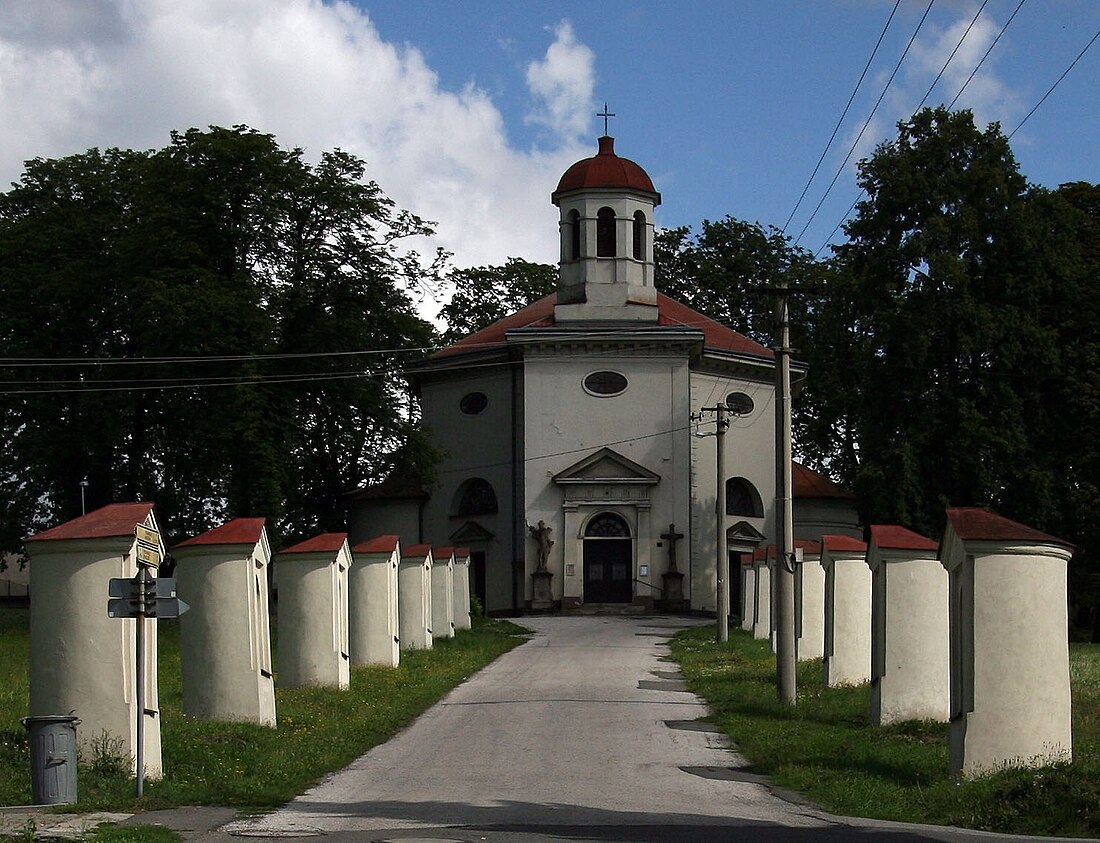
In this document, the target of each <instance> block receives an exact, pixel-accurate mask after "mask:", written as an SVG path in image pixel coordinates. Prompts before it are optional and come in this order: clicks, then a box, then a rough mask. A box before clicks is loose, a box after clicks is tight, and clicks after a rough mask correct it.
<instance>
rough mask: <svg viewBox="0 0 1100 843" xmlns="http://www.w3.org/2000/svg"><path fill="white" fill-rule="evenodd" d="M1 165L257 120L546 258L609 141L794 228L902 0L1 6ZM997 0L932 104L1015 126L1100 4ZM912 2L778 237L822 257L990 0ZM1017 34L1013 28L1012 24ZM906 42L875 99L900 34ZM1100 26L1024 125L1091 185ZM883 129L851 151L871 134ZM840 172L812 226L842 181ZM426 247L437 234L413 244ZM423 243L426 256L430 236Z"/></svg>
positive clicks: (1050, 178)
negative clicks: (573, 196)
mask: <svg viewBox="0 0 1100 843" xmlns="http://www.w3.org/2000/svg"><path fill="white" fill-rule="evenodd" d="M3 5H4V14H3V15H0V182H2V183H4V184H7V183H9V182H10V181H12V180H13V179H15V178H17V177H18V175H19V172H20V171H21V162H22V161H23V160H25V159H27V158H30V157H34V156H59V155H65V154H70V153H74V152H78V151H82V150H84V149H86V148H88V147H91V146H103V147H106V146H130V147H136V148H152V147H159V146H163V145H164V144H165V143H166V142H167V140H168V132H169V131H170V130H171V129H174V128H176V129H183V128H187V127H189V126H204V125H208V124H212V123H215V124H221V125H229V124H234V123H247V124H249V125H252V126H255V127H256V128H258V129H261V130H264V131H268V132H272V133H274V134H275V135H276V136H277V137H278V139H279V140H280V142H281V143H283V145H285V146H303V147H305V148H306V150H307V153H308V154H310V155H316V154H317V153H318V152H319V151H321V150H323V149H329V148H332V147H336V146H340V147H342V148H344V149H348V150H349V151H352V152H355V153H356V154H359V155H361V156H363V157H364V158H365V159H366V160H367V162H368V173H369V175H370V176H371V177H372V178H374V179H375V180H376V181H378V182H379V184H380V185H381V186H382V188H383V189H384V190H385V191H386V192H387V193H388V194H389V195H390V196H391V197H393V198H394V199H395V200H396V201H397V202H398V203H399V204H400V205H402V206H404V207H408V208H410V209H411V210H414V211H416V212H418V213H420V214H421V215H423V216H425V217H428V218H430V219H433V220H436V221H437V222H438V236H437V238H434V241H435V243H436V244H438V245H442V246H444V247H445V248H447V249H448V250H450V251H452V252H453V253H454V255H455V257H454V263H455V264H456V265H459V266H468V265H478V264H486V263H502V262H503V261H504V260H505V259H506V258H507V257H509V256H513V255H515V256H522V257H526V258H529V259H532V260H540V261H553V260H556V250H557V247H556V243H557V237H556V213H555V210H554V208H553V207H552V206H551V205H550V203H549V194H550V192H551V191H552V190H553V188H554V186H555V184H556V181H557V178H558V176H559V175H560V174H561V172H562V171H563V170H564V169H565V167H566V166H568V165H569V164H570V163H571V162H572V161H574V160H576V159H577V158H580V157H584V156H587V155H590V154H593V153H594V151H595V139H596V137H597V136H598V135H599V134H601V133H602V129H603V123H602V120H600V119H599V118H597V117H596V116H595V112H596V111H597V110H599V109H600V108H601V107H602V104H603V102H604V101H606V102H607V103H608V105H609V107H610V110H611V111H613V112H614V113H615V114H616V117H614V118H613V119H612V120H611V134H613V135H614V136H615V137H616V149H617V151H618V152H619V153H620V154H621V155H624V156H626V157H629V158H632V159H634V160H636V161H637V162H638V163H640V164H641V165H642V166H644V167H645V168H646V170H647V171H648V172H649V174H650V175H651V177H652V178H653V180H654V182H655V184H656V186H657V189H658V190H660V191H661V193H662V195H663V199H664V202H663V204H662V206H661V208H660V209H659V210H658V216H657V222H658V224H659V225H663V226H675V225H691V226H694V227H696V228H698V226H699V224H700V223H701V221H702V220H703V219H708V218H709V219H718V218H721V217H723V216H725V215H727V214H730V215H733V216H735V217H739V218H742V219H746V220H750V221H759V222H761V223H763V224H765V225H775V226H777V227H783V226H784V224H785V223H786V221H787V219H788V217H789V216H790V215H791V213H792V211H793V210H794V209H795V205H796V203H797V202H798V199H799V194H800V193H801V191H802V189H803V187H804V186H805V185H806V184H807V181H808V180H809V178H810V174H811V172H812V171H813V169H814V166H815V164H816V162H817V160H818V158H819V156H821V154H822V151H823V149H824V148H825V144H826V141H827V140H828V138H829V135H830V133H831V132H832V131H833V128H834V126H835V125H836V123H837V120H838V118H839V117H840V115H841V112H842V111H843V109H844V107H845V104H846V102H847V100H848V98H849V96H850V95H851V93H852V91H853V88H854V86H855V84H856V81H857V79H858V78H859V76H860V73H861V72H862V71H863V68H864V66H865V65H866V63H867V61H868V58H869V57H870V55H871V51H872V49H873V48H874V46H875V43H876V40H877V39H878V38H879V35H880V33H881V32H882V31H883V27H884V26H885V24H886V21H887V19H888V18H889V16H890V14H891V10H892V8H893V6H894V2H893V0H803V2H794V0H770V2H757V0H752V1H751V2H749V1H748V0H746V1H745V2H732V0H728V1H727V2H692V1H691V0H679V2H676V3H669V2H650V0H634V2H630V3H625V2H624V3H591V2H588V3H573V2H564V3H553V4H550V3H533V2H518V0H512V2H498V0H479V2H477V3H453V2H452V3H446V2H442V0H436V1H435V2H425V0H400V2H397V1H396V0H387V2H373V0H355V2H354V3H349V2H321V0H189V2H187V3H179V2H177V0H127V1H126V2H124V1H123V0H4V3H3ZM1018 5H1019V0H987V2H986V4H985V7H984V9H983V10H982V13H981V15H980V16H979V17H978V18H977V20H976V21H975V22H974V23H973V25H972V27H971V29H970V32H969V34H968V35H967V37H966V39H965V40H964V41H963V42H962V44H961V46H960V47H959V49H958V52H957V54H956V56H955V58H954V59H953V61H952V63H951V64H950V65H949V66H948V68H947V71H946V72H945V73H944V75H943V78H942V79H941V81H940V82H939V84H938V85H937V87H936V88H935V89H934V91H933V93H932V96H931V97H930V99H929V102H930V103H933V104H934V103H940V102H949V101H950V100H951V99H952V98H953V97H954V96H955V95H956V93H957V92H958V90H959V88H960V87H961V85H962V83H963V81H964V80H965V79H966V78H967V76H968V75H969V74H970V72H971V71H972V70H973V68H974V66H975V64H976V63H977V61H978V60H979V59H980V58H981V56H982V55H983V54H984V53H985V51H986V49H987V47H988V46H989V45H990V43H991V42H992V41H993V39H994V38H996V37H997V36H998V34H1000V40H999V41H998V43H997V44H996V46H995V47H994V49H993V50H992V52H990V53H989V56H988V58H987V59H986V61H985V63H984V65H983V66H982V68H981V70H980V71H979V72H978V73H977V74H976V75H975V76H974V78H973V79H972V80H971V81H970V83H969V85H968V86H967V88H966V89H965V91H964V92H963V93H962V95H961V96H960V98H959V100H958V103H957V105H958V106H965V107H969V108H972V109H973V110H974V111H975V113H976V116H977V118H978V120H979V121H980V122H982V123H984V122H987V121H990V120H999V121H1000V122H1001V123H1002V126H1003V128H1004V129H1005V130H1006V132H1008V131H1012V130H1014V129H1015V128H1016V127H1017V125H1018V124H1019V123H1020V121H1021V120H1023V118H1024V117H1025V116H1026V115H1027V113H1028V112H1029V111H1030V110H1031V108H1032V107H1033V106H1034V105H1035V104H1036V103H1037V102H1038V101H1039V99H1040V98H1041V97H1042V96H1043V95H1044V94H1045V93H1046V92H1047V90H1048V89H1049V88H1050V86H1051V85H1053V84H1054V83H1055V81H1056V80H1057V79H1058V77H1059V76H1060V75H1061V74H1062V73H1063V72H1064V71H1065V70H1066V69H1067V67H1069V65H1070V63H1071V62H1072V61H1073V59H1074V58H1075V57H1076V56H1077V55H1078V53H1080V51H1081V50H1082V49H1083V48H1084V47H1085V45H1086V44H1087V43H1088V42H1089V39H1090V38H1092V37H1093V36H1094V35H1095V34H1096V33H1097V31H1098V30H1100V2H1097V0H1026V2H1024V4H1023V5H1022V7H1020V8H1019V11H1018V12H1015V17H1014V18H1013V19H1012V21H1011V23H1010V24H1009V25H1007V27H1006V24H1008V22H1009V19H1010V17H1011V16H1012V15H1013V13H1014V11H1015V10H1016V9H1017V7H1018ZM927 6H928V3H927V0H901V3H900V5H899V7H898V10H897V12H896V14H895V15H894V17H893V20H892V21H891V23H890V27H889V28H888V29H887V30H886V34H885V36H884V37H883V40H882V44H881V46H880V47H879V50H878V53H877V55H876V57H875V59H874V60H873V62H872V63H871V65H870V68H869V70H868V73H867V76H866V79H865V80H864V82H863V85H862V87H861V88H860V89H859V91H858V93H857V95H856V97H855V99H854V100H853V102H852V106H851V108H850V110H849V112H848V115H847V117H846V118H845V120H844V121H843V122H842V124H841V125H840V128H839V130H838V132H837V137H836V140H835V141H834V144H833V146H832V147H831V148H830V150H829V152H828V153H827V154H826V155H825V158H824V161H823V163H822V165H821V170H820V172H819V173H818V175H817V177H816V179H815V180H814V181H813V182H812V183H811V185H810V189H809V191H808V192H807V195H806V198H805V200H803V203H802V205H801V207H800V208H799V209H798V212H797V213H796V214H795V215H794V217H793V219H792V221H791V223H790V226H789V227H788V229H787V231H788V233H789V234H790V235H792V236H794V237H797V236H799V235H800V234H801V232H802V229H803V227H805V226H807V224H808V227H806V231H805V234H804V235H802V237H801V240H800V241H799V242H800V245H803V246H805V247H807V248H809V249H811V250H812V251H817V250H818V249H819V247H821V246H822V245H823V244H824V243H825V242H826V241H827V239H828V238H829V237H830V235H831V233H832V232H833V229H834V228H835V226H836V225H837V224H838V223H839V222H841V220H842V219H843V218H844V216H845V214H846V212H847V210H848V208H849V207H850V206H851V204H852V202H853V201H854V200H855V198H856V195H857V194H856V188H855V178H854V176H855V170H854V165H853V164H851V163H849V164H848V165H842V162H843V160H844V157H845V155H846V154H847V153H848V151H849V150H850V149H852V148H853V145H854V146H855V155H854V157H860V156H866V155H868V154H870V153H871V152H872V151H873V149H874V147H875V145H876V144H878V143H880V142H882V141H883V140H886V139H888V138H890V137H892V136H893V134H894V125H895V123H896V121H897V120H899V119H902V118H904V117H906V116H908V115H909V114H911V113H912V111H913V109H914V108H915V107H916V106H917V104H918V103H919V102H920V100H921V98H922V97H923V96H924V95H925V92H926V91H927V89H928V87H929V86H930V85H931V84H932V81H933V79H934V78H935V76H936V74H937V73H938V72H939V71H940V69H941V67H942V66H943V64H944V62H945V60H946V59H947V57H948V55H949V54H950V52H951V51H952V50H953V49H955V47H956V46H957V45H958V44H959V40H960V37H961V36H962V34H963V32H964V30H965V29H966V28H967V26H968V25H970V24H971V21H972V20H974V17H975V13H976V12H977V11H978V9H979V6H980V2H973V0H966V2H962V0H936V2H935V3H934V4H933V6H932V9H931V12H929V13H928V16H927V18H926V19H925V21H924V23H923V24H922V25H921V26H920V28H919V29H918V23H919V22H920V20H921V18H922V16H923V15H924V13H925V10H926V8H927ZM1002 30H1003V32H1002ZM914 32H916V37H915V40H914V41H913V46H912V47H911V48H910V51H909V54H908V55H907V57H906V59H905V61H904V62H903V63H902V65H901V67H900V69H899V70H898V72H897V75H896V77H895V79H894V81H893V82H892V83H891V85H890V86H889V88H888V89H887V90H886V93H885V95H884V96H883V98H882V102H881V104H880V105H879V106H878V108H877V110H876V111H875V112H874V114H873V115H872V108H873V107H874V105H875V101H876V99H877V98H878V97H879V96H880V94H881V92H882V91H883V88H884V86H885V84H886V81H887V78H888V77H889V76H890V74H891V73H892V72H893V71H894V68H895V66H896V65H897V62H898V60H899V58H900V57H901V56H902V54H903V52H904V51H905V49H906V44H907V43H908V42H909V40H910V38H912V37H913V35H914ZM1098 81H1100V43H1097V44H1094V45H1093V47H1092V48H1091V49H1090V50H1089V51H1088V52H1087V53H1086V54H1085V55H1084V57H1083V58H1082V59H1081V60H1080V62H1079V63H1078V64H1077V66H1076V67H1075V68H1074V69H1073V70H1072V71H1071V72H1070V74H1069V75H1068V76H1067V77H1066V79H1065V80H1064V81H1063V82H1062V83H1061V84H1060V85H1059V86H1058V87H1057V88H1056V89H1055V90H1054V92H1053V93H1052V94H1051V95H1050V97H1049V98H1048V99H1047V101H1046V102H1045V103H1044V104H1043V105H1042V106H1041V107H1040V108H1039V109H1038V111H1036V112H1035V113H1034V115H1033V116H1032V117H1031V118H1030V119H1029V121H1028V122H1027V123H1026V125H1024V126H1023V127H1022V128H1021V129H1019V130H1018V131H1017V132H1016V134H1015V135H1014V137H1013V139H1012V145H1013V148H1014V150H1015V152H1016V155H1017V158H1018V160H1019V162H1020V166H1021V170H1022V171H1023V173H1024V174H1025V175H1026V176H1027V177H1028V178H1029V179H1030V180H1031V181H1032V182H1035V183H1038V184H1043V185H1047V186H1051V187H1054V186H1057V185H1058V184H1059V183H1061V182H1064V181H1070V180H1084V181H1091V182H1094V183H1095V182H1098V181H1100V104H1098V99H1097V93H1096V90H1097V82H1098ZM868 118H870V120H869V122H868V123H867V129H866V131H865V132H864V134H863V137H862V138H861V139H860V140H859V142H858V143H856V142H855V139H856V136H857V134H858V133H859V131H860V128H861V127H862V126H863V125H864V123H865V121H868ZM838 171H839V172H840V176H839V178H838V179H837V182H836V186H835V187H834V188H833V190H832V192H831V193H830V194H829V196H828V197H827V198H825V199H824V201H823V202H822V205H821V210H820V211H819V212H818V213H817V215H816V217H815V218H814V219H813V220H812V221H810V215H811V213H812V212H813V211H814V208H815V207H816V205H817V204H818V202H819V200H822V197H823V195H824V193H825V189H826V187H827V185H828V183H829V181H830V180H831V179H832V178H833V176H834V174H835V173H837V172H838ZM421 248H424V246H421ZM429 248H430V247H429Z"/></svg>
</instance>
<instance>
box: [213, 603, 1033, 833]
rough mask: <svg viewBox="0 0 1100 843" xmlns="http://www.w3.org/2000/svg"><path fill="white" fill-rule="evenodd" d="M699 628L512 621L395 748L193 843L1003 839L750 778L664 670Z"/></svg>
mask: <svg viewBox="0 0 1100 843" xmlns="http://www.w3.org/2000/svg"><path fill="white" fill-rule="evenodd" d="M698 622H699V621H696V620H693V619H685V618H673V617H598V616H597V617H560V616H553V617H530V618H524V619H523V620H522V623H523V624H524V626H526V627H528V628H529V629H531V630H533V634H532V635H531V637H530V640H529V641H528V642H527V643H525V644H523V645H522V646H520V647H518V648H516V649H515V650H513V651H511V652H510V653H508V654H506V655H504V656H502V657H501V658H500V659H498V660H497V661H496V662H494V663H493V664H492V665H490V666H489V667H488V668H486V669H485V670H483V671H481V672H480V673H478V674H477V675H475V676H474V677H472V678H471V679H470V680H468V681H467V682H465V683H463V684H462V685H461V686H459V687H458V688H456V689H455V690H454V691H452V692H451V693H450V694H449V695H447V696H446V697H445V698H444V699H443V700H442V701H441V702H440V703H438V704H437V705H435V706H434V707H432V708H431V709H429V710H428V711H427V712H425V713H424V714H423V715H422V716H421V717H420V718H418V719H417V720H416V721H415V722H414V723H413V724H412V725H411V726H409V727H408V728H407V729H405V730H404V731H403V732H401V733H400V734H398V735H397V736H395V737H394V738H393V739H391V740H390V741H388V742H387V743H385V744H383V745H381V746H378V747H375V748H374V749H373V750H371V751H370V752H368V753H367V754H366V755H364V756H362V757H361V758H359V759H358V760H356V761H355V762H354V763H353V764H351V765H350V766H349V767H347V768H346V769H344V770H342V771H340V772H338V773H336V774H334V775H332V776H330V777H328V778H327V779H326V780H325V781H323V782H322V783H321V784H319V785H318V786H317V787H315V788H313V789H312V790H310V791H308V792H306V793H305V794H303V795H302V796H300V797H298V798H297V799H295V800H293V801H292V802H290V803H289V804H287V805H286V806H284V807H283V808H281V809H279V810H278V811H276V812H275V813H273V814H269V815H266V816H263V817H260V818H256V819H252V820H239V821H235V822H232V823H230V824H228V825H226V826H223V827H222V828H221V829H220V830H218V831H217V832H214V833H212V834H210V835H204V836H203V837H202V838H200V839H209V840H211V841H213V840H214V839H216V838H218V839H228V838H229V837H230V836H233V837H260V838H262V837H280V838H294V837H312V836H321V835H324V836H325V837H328V838H330V839H332V840H334V841H345V840H346V841H352V840H354V841H390V840H401V841H404V842H405V843H411V841H425V840H430V841H449V840H458V841H487V843H536V841H537V842H538V843H541V841H551V840H554V841H561V840H572V841H637V842H638V843H665V841H680V842H681V843H696V841H698V843H704V842H705V843H712V842H713V843H716V842H717V841H754V843H755V841H761V843H770V842H771V841H793V843H800V841H814V842H815V843H817V842H818V841H821V842H822V843H826V841H857V842H858V841H877V840H889V841H896V843H905V841H916V840H964V839H965V840H973V839H975V838H976V837H984V838H986V839H989V838H994V839H997V838H999V836H997V835H982V834H980V833H977V832H964V831H958V830H954V829H942V828H936V827H918V826H903V825H888V824H881V823H872V822H869V821H862V820H849V819H845V818H840V817H834V816H830V815H828V814H826V813H824V812H822V811H819V810H817V809H816V808H814V807H813V806H811V805H808V804H805V803H800V802H799V801H797V799H795V798H793V797H791V796H790V795H789V794H782V793H778V792H776V791H775V790H774V789H772V788H771V787H770V786H769V784H768V782H767V781H766V780H763V779H761V778H760V777H758V776H754V775H752V774H751V773H749V772H747V771H746V770H745V767H746V766H747V765H746V762H745V760H744V759H743V758H742V757H741V756H740V755H738V753H737V752H736V751H735V750H734V749H733V748H731V747H730V746H729V745H728V743H727V742H726V740H725V738H724V737H723V736H722V735H720V734H719V733H718V732H717V731H715V730H714V729H713V727H712V726H710V725H708V724H707V722H706V721H705V720H704V719H703V718H705V717H706V715H707V709H706V707H705V705H704V704H703V703H702V702H701V701H700V700H699V699H698V698H697V697H695V696H694V695H693V694H690V693H688V692H687V691H686V689H685V687H684V684H683V682H682V681H681V680H680V678H679V674H678V672H677V669H676V666H675V665H674V664H672V663H670V662H669V661H668V659H667V654H668V641H669V638H670V637H671V636H672V634H674V633H675V632H676V630H677V629H680V628H682V627H684V626H685V625H690V624H693V623H698ZM1004 839H1008V838H1004ZM1015 839H1020V838H1015Z"/></svg>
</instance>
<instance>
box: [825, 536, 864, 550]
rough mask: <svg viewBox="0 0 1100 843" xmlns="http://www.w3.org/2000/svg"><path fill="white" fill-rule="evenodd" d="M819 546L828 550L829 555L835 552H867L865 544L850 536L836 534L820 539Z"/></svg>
mask: <svg viewBox="0 0 1100 843" xmlns="http://www.w3.org/2000/svg"><path fill="white" fill-rule="evenodd" d="M821 546H822V547H824V548H825V549H826V550H828V551H829V552H830V553H832V552H835V551H841V550H846V551H851V552H855V553H864V552H866V550H867V542H864V541H860V540H859V539H856V538H852V537H851V536H844V535H839V534H837V533H828V534H826V535H824V536H822V537H821Z"/></svg>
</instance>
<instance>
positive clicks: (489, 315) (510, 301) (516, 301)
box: [439, 258, 558, 343]
mask: <svg viewBox="0 0 1100 843" xmlns="http://www.w3.org/2000/svg"><path fill="white" fill-rule="evenodd" d="M447 280H448V281H449V282H450V284H452V285H453V286H454V294H453V295H452V297H451V300H450V302H449V303H448V304H447V305H445V306H444V307H443V308H442V309H441V310H440V311H439V315H440V317H441V318H442V319H444V320H445V321H446V322H447V330H446V332H445V333H444V334H443V341H444V342H445V343H453V342H457V341H458V340H460V339H461V338H462V337H464V336H467V335H468V334H472V333H474V332H475V331H480V330H481V329H482V328H486V327H488V326H489V325H492V324H493V323H494V322H496V321H497V320H499V319H503V318H504V317H505V316H508V315H509V314H511V313H515V312H516V311H517V310H521V309H522V308H524V307H526V306H527V305H529V304H531V303H532V302H535V301H538V300H539V299H541V298H542V297H543V296H548V295H550V294H551V293H552V292H554V290H555V289H556V287H557V282H558V268H557V267H556V266H553V265H551V264H548V263H532V262H530V261H525V260H522V259H521V258H508V260H507V261H506V262H505V264H504V265H503V266H476V267H471V268H469V269H452V270H451V271H450V273H449V274H448V276H447Z"/></svg>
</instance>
